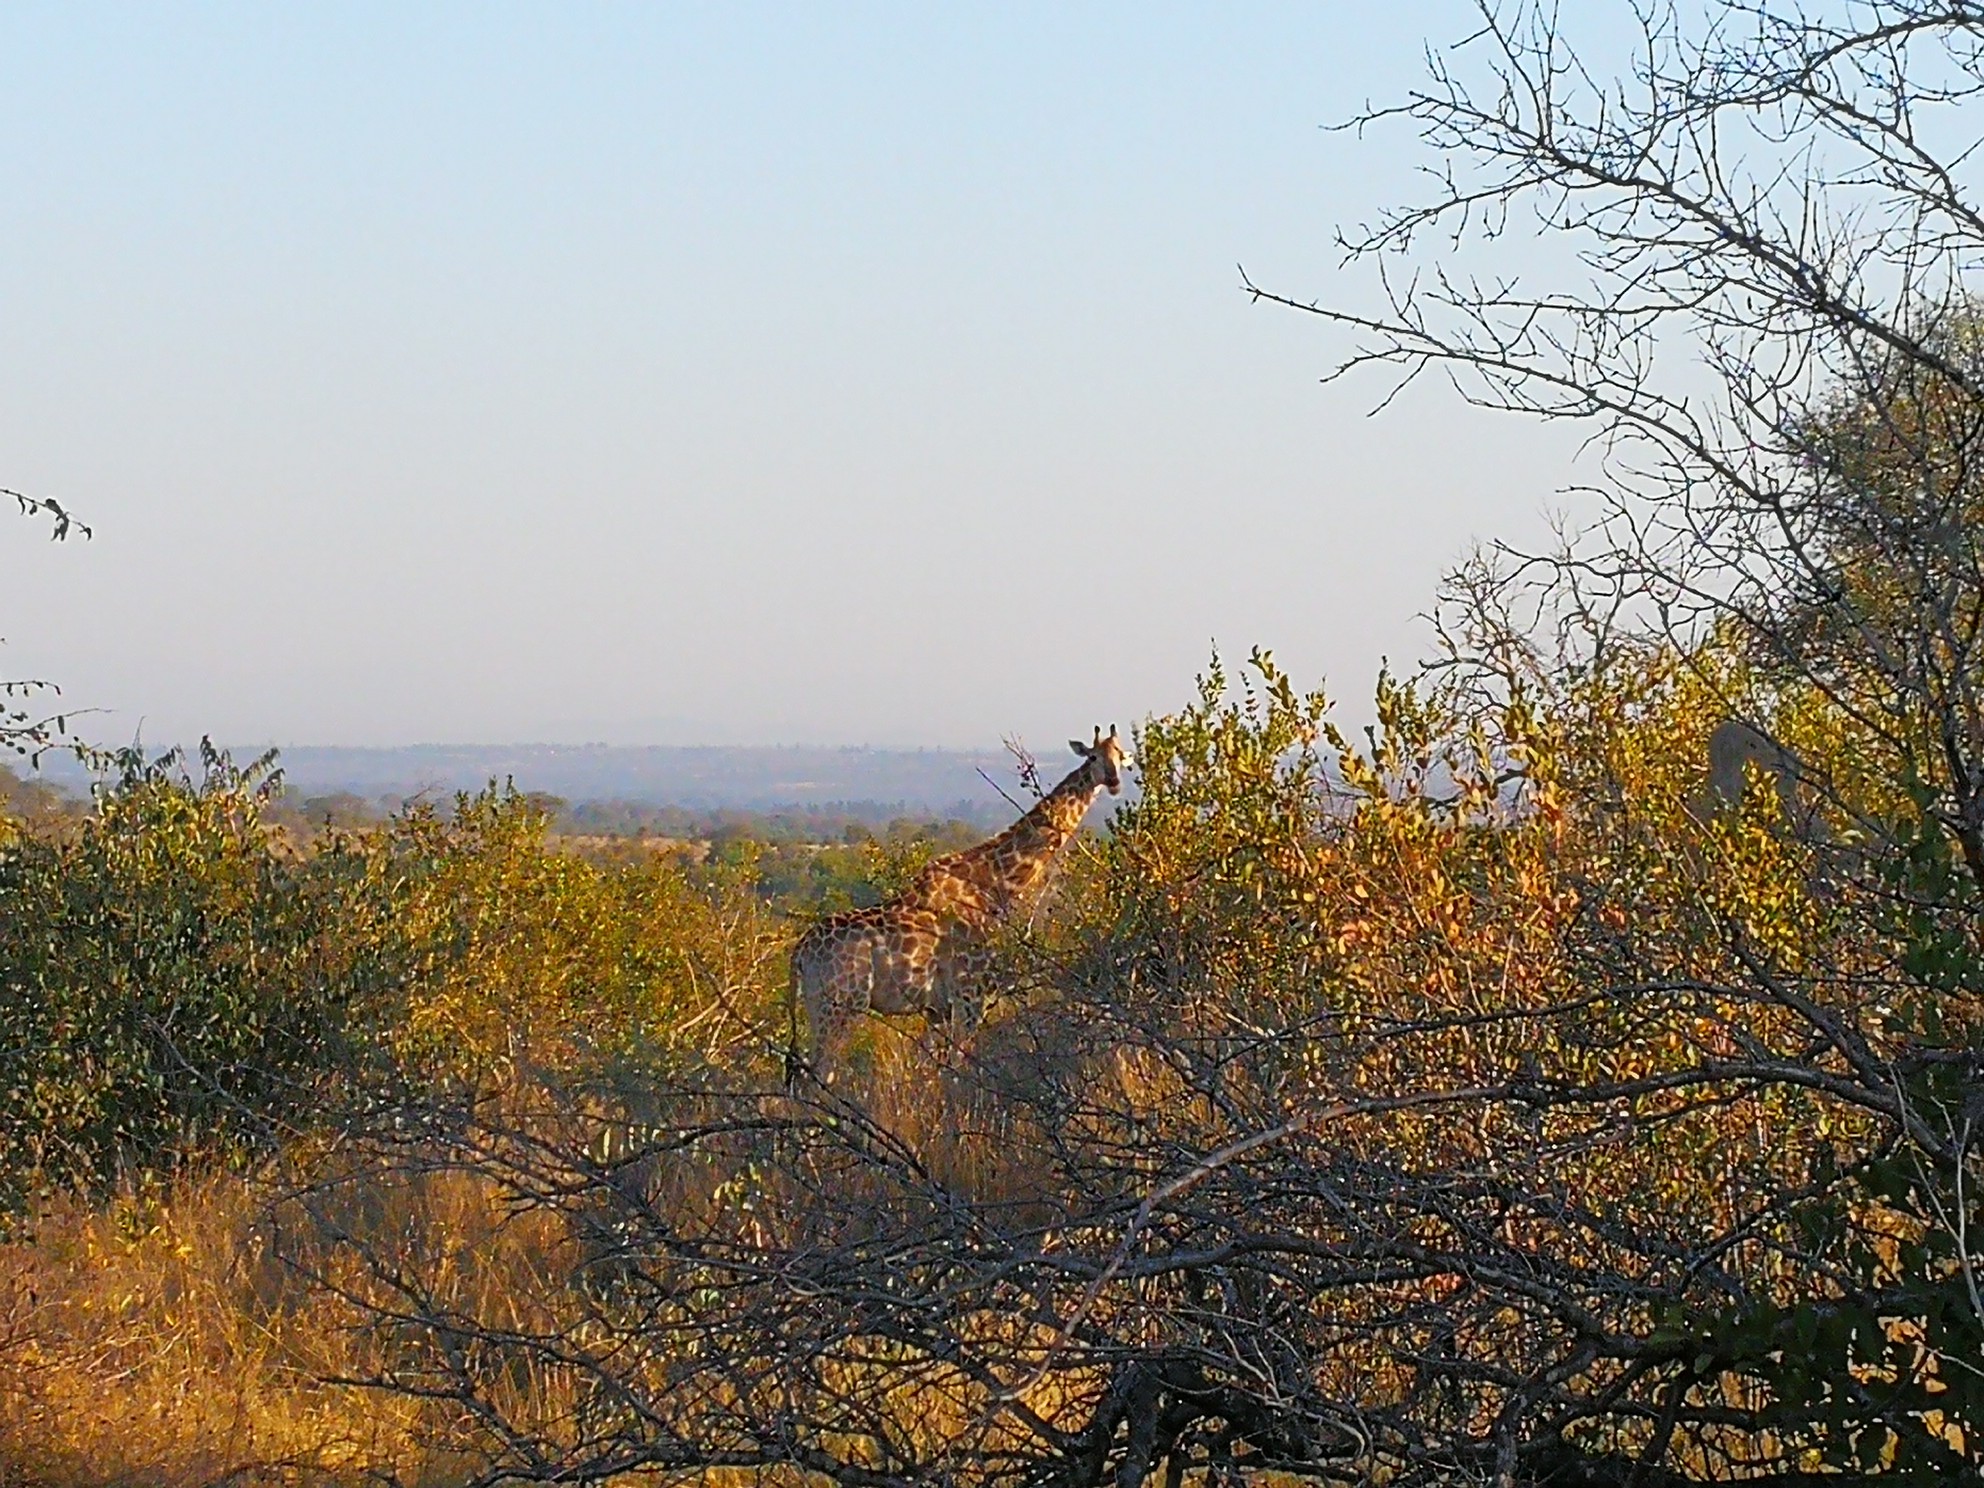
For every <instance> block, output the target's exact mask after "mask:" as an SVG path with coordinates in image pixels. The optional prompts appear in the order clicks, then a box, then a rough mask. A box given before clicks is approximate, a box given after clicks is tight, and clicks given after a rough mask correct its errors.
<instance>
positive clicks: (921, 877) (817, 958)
mask: <svg viewBox="0 0 1984 1488" xmlns="http://www.w3.org/2000/svg"><path fill="white" fill-rule="evenodd" d="M1070 744H1071V746H1072V748H1073V749H1074V751H1075V753H1076V754H1078V755H1080V756H1081V758H1082V762H1081V764H1080V765H1078V766H1076V767H1075V769H1074V770H1073V771H1072V772H1071V773H1070V774H1069V775H1068V777H1067V778H1066V779H1065V780H1063V781H1062V782H1061V783H1060V784H1059V785H1057V786H1055V787H1054V789H1053V790H1052V791H1050V792H1049V793H1048V794H1047V795H1046V796H1044V797H1043V798H1042V799H1041V800H1040V801H1039V802H1038V803H1037V804H1036V805H1035V806H1034V808H1033V809H1032V810H1031V811H1029V812H1027V813H1026V814H1025V815H1024V816H1022V817H1021V818H1020V819H1019V820H1018V821H1016V822H1014V823H1013V825H1012V826H1010V827H1008V828H1007V829H1006V830H1005V831H1003V832H1001V833H1000V834H999V835H998V836H996V837H994V838H992V839H990V840H989V841H986V842H981V843H979V844H978V845H977V846H976V847H971V848H967V849H966V850H965V851H963V852H960V853H952V854H951V855H950V856H948V857H943V858H938V859H936V860H935V861H934V862H932V863H930V864H928V865H927V866H926V867H925V868H924V869H923V871H922V872H920V873H918V874H917V875H916V877H915V878H914V879H913V880H911V882H910V884H909V887H908V888H906V889H904V890H903V892H902V893H900V894H898V895H897V896H896V897H895V898H893V899H890V900H888V901H887V902H885V903H882V904H877V905H874V906H872V907H870V908H867V909H857V910H850V911H848V912H846V913H844V914H837V915H830V916H829V917H827V918H826V919H824V920H821V921H820V922H819V923H818V924H816V925H814V926H813V927H812V928H811V929H809V930H808V931H807V932H806V933H805V934H804V935H802V936H801V937H800V938H799V943H798V944H797V945H796V946H794V947H793V951H792V988H791V995H792V999H793V1002H792V1016H793V1020H794V1023H795V1025H796V1023H797V1021H798V1018H799V1015H800V1013H801V1012H802V1011H803V1012H804V1014H805V1018H806V1022H807V1025H808V1028H809V1031H810V1033H811V1039H812V1048H813V1057H814V1060H815V1062H816V1064H817V1066H818V1067H819V1069H820V1072H821V1074H822V1076H823V1077H825V1078H829V1079H830V1078H831V1077H832V1075H833V1073H834V1069H835V1065H836V1064H837V1062H838V1060H839V1056H840V1051H841V1045H842V1043H843V1042H844V1041H845V1039H846V1037H847V1034H848V1032H849V1030H850V1029H851V1028H852V1026H853V1023H854V1020H855V1019H856V1018H857V1017H859V1016H860V1015H861V1014H863V1013H870V1012H874V1013H922V1014H924V1015H926V1016H936V1017H948V1018H950V1019H951V1021H952V1022H953V1023H954V1024H959V1025H965V1026H969V1025H970V1024H972V1023H975V1022H976V1021H977V1019H978V1016H979V1013H980V1011H981V1009H982V1007H983V1005H984V1000H985V996H986V992H987V988H986V985H985V973H986V971H987V970H988V968H989V965H990V962H991V959H992V954H991V942H990V936H991V933H992V932H993V931H994V930H995V929H996V928H997V927H998V926H999V924H1000V923H1001V922H1003V921H1005V920H1007V919H1010V918H1011V917H1012V915H1013V914H1014V913H1015V912H1016V911H1017V910H1019V909H1020V908H1021V907H1022V906H1024V905H1026V904H1029V903H1031V902H1032V901H1033V899H1034V897H1035V896H1036V895H1037V894H1038V892H1039V890H1040V889H1041V887H1042V886H1043V885H1044V884H1045V882H1046V879H1047V875H1048V871H1049V869H1050V868H1051V867H1052V865H1053V862H1054V859H1055V857H1056V856H1057V855H1058V854H1059V853H1060V851H1061V849H1062V848H1063V847H1065V846H1066V845H1067V842H1068V840H1069V839H1070V838H1071V837H1073V836H1074V834H1075V831H1076V829H1077V828H1078V827H1080V825H1081V821H1082V817H1083V816H1084V815H1086V814H1087V812H1088V808H1089V806H1090V804H1091V803H1092V802H1093V801H1094V800H1095V797H1096V795H1097V793H1098V792H1100V791H1102V790H1105V789H1106V790H1108V791H1109V793H1110V794H1111V795H1115V794H1117V793H1118V792H1120V791H1121V790H1122V788H1123V784H1122V766H1123V763H1124V761H1125V759H1126V758H1127V756H1126V755H1125V753H1124V750H1123V747H1122V745H1121V744H1120V743H1119V742H1118V741H1117V737H1116V730H1115V728H1114V727H1112V728H1111V729H1110V730H1109V734H1108V737H1107V738H1105V737H1104V736H1103V733H1102V730H1101V729H1100V728H1098V729H1097V730H1096V731H1095V740H1094V742H1093V743H1092V744H1082V743H1080V742H1079V741H1074V740H1071V741H1070ZM794 1034H795V1038H794V1046H795V1047H794V1054H795V1056H797V1054H798V1049H797V1043H798V1040H797V1037H796V1035H797V1028H796V1027H795V1028H794Z"/></svg>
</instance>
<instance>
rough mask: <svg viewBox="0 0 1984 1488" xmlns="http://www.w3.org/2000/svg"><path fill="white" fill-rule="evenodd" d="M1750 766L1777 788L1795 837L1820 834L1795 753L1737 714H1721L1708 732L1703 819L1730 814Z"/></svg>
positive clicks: (1804, 779) (1818, 823) (1780, 803)
mask: <svg viewBox="0 0 1984 1488" xmlns="http://www.w3.org/2000/svg"><path fill="white" fill-rule="evenodd" d="M1751 765H1755V766H1756V767H1757V768H1758V769H1759V770H1761V771H1763V773H1764V774H1765V775H1766V776H1768V777H1769V779H1770V782H1771V784H1772V785H1773V786H1774V787H1776V790H1777V800H1778V804H1779V805H1780V806H1781V807H1782V808H1783V810H1784V818H1785V820H1786V821H1788V822H1789V823H1790V824H1791V828H1792V830H1793V831H1794V832H1795V833H1796V834H1797V835H1798V836H1800V837H1810V836H1811V835H1813V833H1814V832H1823V824H1822V823H1821V822H1820V821H1819V818H1818V813H1817V811H1816V809H1815V808H1814V806H1813V804H1812V803H1811V802H1810V801H1807V800H1806V799H1804V796H1803V794H1802V793H1801V792H1800V790H1799V787H1800V786H1802V785H1806V784H1808V781H1807V779H1806V775H1805V767H1804V765H1803V764H1802V763H1801V762H1800V760H1799V758H1798V756H1797V755H1795V754H1793V753H1792V752H1791V751H1790V750H1789V749H1787V748H1785V746H1784V745H1782V744H1780V743H1778V742H1777V741H1776V740H1775V739H1773V738H1771V737H1770V735H1768V734H1766V733H1765V732H1764V731H1763V730H1762V729H1760V728H1757V727H1756V726H1755V725H1753V724H1748V723H1745V722H1743V721H1742V720H1741V719H1740V718H1725V719H1724V720H1723V721H1722V722H1721V723H1718V724H1717V725H1716V726H1715V730H1714V732H1712V733H1711V734H1710V735H1709V736H1708V789H1707V792H1706V794H1705V798H1704V801H1703V807H1704V809H1703V811H1702V813H1701V814H1702V815H1703V816H1704V818H1705V819H1706V818H1707V817H1711V816H1718V815H1722V814H1725V813H1728V812H1733V811H1735V810H1736V808H1737V807H1738V806H1740V805H1741V804H1742V801H1743V777H1744V772H1745V771H1746V770H1747V768H1748V767H1749V766H1751Z"/></svg>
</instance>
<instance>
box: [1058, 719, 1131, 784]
mask: <svg viewBox="0 0 1984 1488" xmlns="http://www.w3.org/2000/svg"><path fill="white" fill-rule="evenodd" d="M1068 747H1069V748H1070V749H1072V750H1074V752H1075V753H1076V754H1078V755H1080V756H1081V757H1082V758H1083V759H1085V760H1088V761H1089V762H1090V763H1091V764H1092V765H1093V766H1094V767H1095V770H1096V773H1097V777H1098V778H1099V779H1100V780H1101V781H1102V784H1103V785H1104V786H1105V787H1107V789H1108V791H1109V794H1110V795H1112V796H1120V795H1122V794H1123V766H1125V765H1127V764H1128V763H1129V762H1130V752H1129V751H1128V750H1127V749H1125V748H1124V747H1123V745H1122V742H1121V741H1120V740H1118V739H1117V737H1116V725H1115V724H1113V723H1112V724H1110V725H1109V737H1108V738H1106V739H1105V738H1104V737H1103V736H1102V725H1101V724H1099V723H1098V724H1097V725H1096V726H1095V742H1094V743H1092V744H1084V743H1082V741H1081V740H1080V739H1070V740H1069V741H1068Z"/></svg>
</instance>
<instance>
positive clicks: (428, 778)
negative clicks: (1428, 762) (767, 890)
mask: <svg viewBox="0 0 1984 1488" xmlns="http://www.w3.org/2000/svg"><path fill="white" fill-rule="evenodd" d="M263 747H264V746H259V745H258V746H252V747H246V746H244V747H237V748H236V749H235V750H234V755H235V758H236V759H237V760H240V759H246V758H251V757H253V756H254V755H256V754H259V753H260V752H261V750H262V748H263ZM47 763H48V771H47V773H48V775H49V777H50V778H51V779H54V780H56V781H57V782H60V783H63V784H66V785H70V786H75V785H79V784H81V783H82V782H83V780H84V779H85V777H84V776H83V775H82V774H81V773H80V771H79V770H78V768H77V767H76V765H75V764H74V762H73V761H70V762H68V763H67V764H66V766H65V765H64V764H63V763H61V762H60V761H57V760H55V759H53V758H51V759H49V761H48V762H47ZM280 763H281V766H282V771H283V779H284V783H285V784H286V785H287V786H288V788H289V791H290V793H291V794H293V795H298V796H321V795H330V794H334V793H336V792H341V791H344V792H350V793H351V794H352V795H355V796H361V797H364V798H366V799H368V800H378V799H380V798H382V797H385V798H394V797H399V798H404V797H410V796H420V795H428V796H451V795H453V794H454V793H455V792H456V791H463V790H477V789H480V788H481V787H482V786H484V785H487V784H488V783H489V782H490V781H492V780H493V781H496V782H498V783H501V782H502V781H505V780H511V781H514V782H515V783H516V787H517V789H518V790H522V791H543V792H545V793H547V794H549V795H554V796H562V797H564V798H565V799H566V800H568V801H573V802H579V801H626V802H636V803H643V804H649V805H656V806H684V807H693V808H699V809H742V810H753V811H765V810H770V809H772V808H775V807H781V806H806V807H819V806H849V805H856V804H859V805H862V806H866V807H870V808H877V807H900V808H902V809H903V810H904V811H907V812H913V813H917V814H924V815H935V816H944V817H958V818H961V819H963V820H967V821H978V822H985V823H988V824H990V823H1002V822H1004V821H1006V820H1008V819H1009V818H1010V817H1011V815H1012V807H1011V806H1009V805H1008V804H1007V803H1006V802H1005V801H1004V800H1003V799H1001V798H1000V796H999V794H998V792H997V791H996V790H994V789H993V787H992V786H991V785H989V784H988V783H987V782H986V780H985V779H984V778H983V777H982V776H981V775H980V774H979V771H981V770H983V771H984V773H985V775H986V776H990V777H991V779H993V780H995V781H997V782H998V783H999V785H1000V786H1002V787H1004V788H1005V790H1006V791H1008V792H1009V793H1010V794H1012V795H1013V796H1014V797H1015V798H1016V799H1025V797H1024V793H1023V792H1022V791H1021V789H1020V787H1019V785H1018V784H1017V774H1016V771H1015V769H1014V766H1013V760H1012V757H1011V756H1010V755H1008V754H1007V753H1005V751H1003V750H996V751H970V750H956V749H868V748H842V749H828V748H819V747H813V746H798V745H795V746H762V745H760V746H743V747H732V746H709V747H697V748H688V747H680V746H661V745H656V746H650V747H630V746H623V745H608V744H576V745H575V744H512V745H480V744H419V745H411V746H407V747H404V748H392V749H359V748H348V747H345V746H342V745H320V744H303V745H291V746H289V747H287V748H285V749H283V750H282V752H281V755H280ZM1068 763H1069V764H1071V765H1072V764H1073V763H1074V762H1073V761H1072V760H1070V761H1069V762H1068ZM1060 765H1061V761H1060V760H1059V759H1050V760H1047V761H1044V762H1043V765H1042V773H1043V775H1046V776H1047V778H1048V780H1049V781H1050V782H1051V781H1052V780H1053V779H1056V778H1058V776H1059V771H1060ZM1050 772H1051V773H1050ZM864 814H872V813H864Z"/></svg>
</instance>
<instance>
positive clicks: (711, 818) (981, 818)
mask: <svg viewBox="0 0 1984 1488" xmlns="http://www.w3.org/2000/svg"><path fill="white" fill-rule="evenodd" d="M278 764H280V760H278ZM526 795H527V799H529V800H530V801H531V802H532V803H533V804H535V805H536V806H537V807H538V808H539V809H541V810H542V811H543V812H544V813H545V814H546V815H547V816H548V817H549V818H550V829H551V831H552V832H553V833H554V834H556V835H561V836H574V837H616V838H628V839H641V838H666V839H669V840H672V841H677V842H710V843H724V842H731V841H750V842H762V843H766V844H768V845H774V846H784V845H791V844H802V843H858V842H864V841H868V840H870V839H881V840H888V841H897V840H903V839H906V838H936V839H939V840H942V841H945V842H947V843H949V842H955V843H958V844H960V845H961V844H963V843H966V842H970V841H974V840H976V839H977V838H979V837H982V836H984V835H985V834H986V833H987V832H990V831H992V830H995V829H996V828H998V827H1000V826H1002V825H1003V824H1004V823H1005V821H1006V820H1007V819H1008V818H1010V816H1012V815H1013V814H1014V813H1013V811H1012V809H1011V808H1009V807H1007V806H1006V804H1005V803H1004V802H997V803H994V805H993V806H987V805H985V804H984V803H981V802H975V801H966V800H960V801H956V802H954V803H952V805H951V806H950V807H948V808H946V809H944V810H941V811H932V810H929V809H927V808H922V807H919V806H917V805H916V804H914V803H911V802H907V801H899V800H898V801H828V802H822V803H816V804H791V805H784V806H773V807H767V808H764V809H746V808H742V807H711V806H680V805H657V804H655V803H653V802H649V801H626V800H609V801H568V800H566V799H565V798H563V797H561V796H555V795H550V794H547V793H544V792H527V793H526ZM427 802H432V804H434V805H435V806H436V807H437V808H439V809H441V810H442V811H443V814H446V810H447V808H448V806H449V805H450V804H451V803H449V802H446V801H432V798H431V797H428V796H401V795H393V794H384V795H378V796H365V795H360V794H358V793H357V792H354V791H330V792H323V793H312V794H305V793H303V792H299V791H295V790H291V789H288V788H283V789H280V790H278V791H277V792H276V793H275V794H274V795H273V796H272V797H271V799H270V801H269V803H268V809H267V816H268V819H269V820H270V821H271V822H272V823H276V824H280V825H286V826H290V827H292V828H310V829H321V828H324V827H336V828H342V829H351V828H358V827H367V826H377V825H379V824H381V823H384V822H386V821H388V820H390V819H391V818H393V817H394V816H396V815H399V814H401V813H403V812H405V811H406V810H407V809H408V808H409V807H410V806H414V805H418V804H423V803H427ZM88 804H89V802H88V798H87V797H86V796H85V795H83V794H81V793H79V792H78V791H75V790H73V789H70V788H68V787H67V786H66V785H65V784H58V783H56V782H55V781H52V780H49V779H46V778H44V777H41V776H23V775H21V774H19V773H18V772H16V771H15V770H13V769H11V768H9V767H8V766H6V765H0V808H4V809H5V810H7V811H8V812H10V813H11V814H13V815H15V816H20V817H26V818H45V817H59V816H73V815H77V814H80V813H81V812H82V811H84V810H85V809H86V808H87V806H88Z"/></svg>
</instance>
